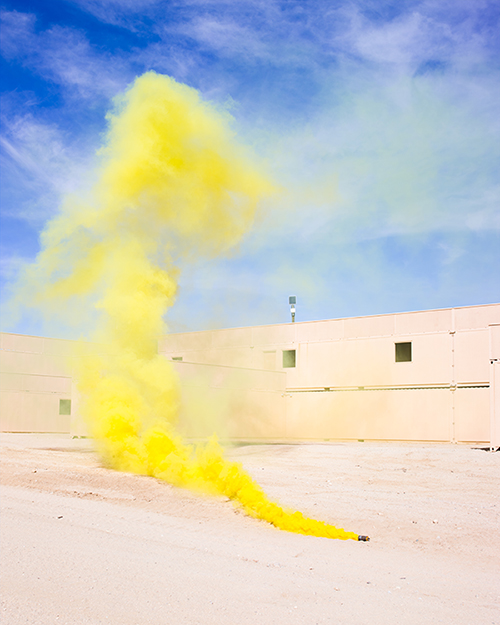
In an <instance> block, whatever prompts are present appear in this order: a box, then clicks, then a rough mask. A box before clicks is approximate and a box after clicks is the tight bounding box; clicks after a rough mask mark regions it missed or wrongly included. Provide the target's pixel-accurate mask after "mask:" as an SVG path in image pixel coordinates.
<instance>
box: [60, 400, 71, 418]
mask: <svg viewBox="0 0 500 625" xmlns="http://www.w3.org/2000/svg"><path fill="white" fill-rule="evenodd" d="M59 414H62V415H70V414H71V399H60V400H59Z"/></svg>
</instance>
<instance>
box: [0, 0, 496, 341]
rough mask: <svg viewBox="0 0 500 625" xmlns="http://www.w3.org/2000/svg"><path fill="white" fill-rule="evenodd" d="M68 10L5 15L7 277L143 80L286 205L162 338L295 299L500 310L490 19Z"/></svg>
mask: <svg viewBox="0 0 500 625" xmlns="http://www.w3.org/2000/svg"><path fill="white" fill-rule="evenodd" d="M56 4H57V2H56ZM23 6H25V8H24V9H23ZM61 7H63V5H62V4H61ZM64 7H66V8H65V10H66V9H67V7H73V10H72V12H66V13H65V15H66V17H65V18H64V20H63V19H62V18H61V19H60V20H59V21H58V19H57V18H56V17H54V15H56V14H57V12H56V11H55V9H54V11H53V12H52V13H51V15H50V16H49V17H50V19H49V17H48V16H47V15H45V14H44V13H43V10H42V9H40V8H39V7H38V5H37V4H34V3H31V2H29V1H28V0H26V3H23V2H17V3H16V6H12V7H11V8H10V9H9V8H7V9H6V10H4V12H3V38H2V55H3V58H4V61H5V62H6V63H7V64H8V67H9V68H12V71H13V72H15V68H18V67H19V68H22V69H23V72H24V76H25V77H27V78H25V83H23V85H22V86H21V84H20V83H19V84H20V86H19V87H16V88H14V89H10V90H8V91H7V92H6V93H4V94H3V102H4V106H3V111H4V113H3V119H2V123H3V127H4V130H3V133H2V139H1V145H0V149H1V157H2V169H3V171H4V172H8V181H9V183H8V184H7V186H6V190H5V189H4V191H3V199H2V206H3V211H4V217H7V218H8V219H11V220H12V219H17V222H16V223H17V226H16V228H17V230H16V232H17V233H18V235H16V236H17V238H16V240H15V241H14V240H10V241H9V242H8V243H7V244H5V243H3V244H2V248H1V249H2V254H3V260H2V263H3V264H2V266H3V267H5V268H9V269H5V271H4V274H5V275H7V274H8V275H9V276H10V277H12V275H13V273H15V268H16V267H17V266H19V264H20V263H19V261H18V260H16V261H15V262H14V261H12V262H11V263H10V264H9V257H12V258H13V259H19V258H27V257H30V256H32V255H33V253H34V247H33V244H32V243H31V244H30V246H28V244H26V246H25V248H24V249H23V245H24V244H23V241H24V239H23V236H24V235H23V234H22V228H23V225H22V224H27V225H28V226H29V228H31V230H33V229H34V230H37V229H38V230H39V228H40V224H41V222H42V221H43V220H44V219H46V218H49V217H50V216H51V215H52V214H54V213H55V212H56V211H57V209H58V206H59V204H60V200H61V196H62V195H64V194H65V193H68V192H73V191H75V190H76V189H77V188H78V186H79V185H81V184H82V183H85V181H86V180H87V179H88V177H89V176H91V170H92V163H93V156H92V155H93V153H94V152H95V150H96V149H97V148H98V146H99V143H100V141H101V136H102V132H103V131H104V128H105V121H104V114H105V111H106V108H109V105H110V100H111V98H112V97H113V96H114V95H115V94H117V93H119V92H120V91H121V90H122V89H123V88H124V87H125V86H126V85H127V84H129V83H130V82H131V81H132V80H133V78H134V77H135V76H136V75H138V74H140V73H142V72H143V71H147V70H149V69H154V70H155V71H159V72H163V73H168V74H170V75H172V76H173V77H174V78H176V79H177V80H180V81H183V82H186V83H187V84H189V85H191V86H193V87H196V88H197V89H200V91H201V92H202V94H203V95H204V97H206V98H208V99H211V100H213V101H215V102H216V103H218V104H219V105H220V106H223V107H225V108H228V107H229V109H230V111H231V112H232V114H233V116H234V118H235V121H234V126H235V130H236V131H237V133H238V135H239V136H240V137H241V138H242V140H243V141H244V143H246V144H248V145H249V146H251V148H252V149H253V150H254V151H255V152H256V153H257V154H258V156H259V158H260V159H262V161H263V163H264V164H265V166H266V167H267V169H268V170H269V172H270V174H271V175H272V177H273V178H274V179H275V180H276V182H277V184H278V186H280V187H281V192H280V193H279V194H277V195H276V196H274V197H273V198H271V199H270V200H269V202H268V204H267V205H266V206H265V208H264V209H263V211H262V213H260V214H259V215H258V216H257V219H256V222H255V226H254V229H253V231H252V232H251V233H249V235H248V237H247V238H246V239H245V240H244V241H243V242H242V244H241V246H240V248H239V249H238V250H237V251H235V253H234V254H233V255H232V257H231V258H230V259H225V260H220V261H211V262H210V263H206V264H204V265H203V267H191V268H189V267H186V268H185V272H184V274H183V277H182V278H181V289H180V296H179V300H178V303H177V306H176V308H174V310H173V311H172V316H171V325H172V327H173V328H178V329H190V328H191V329H194V328H202V327H208V326H214V325H221V324H222V325H244V324H246V323H252V322H253V321H255V322H256V323H257V322H258V323H267V322H275V321H280V320H286V319H287V316H286V315H287V309H286V307H285V308H283V306H282V303H283V302H284V301H285V299H286V295H287V293H288V292H289V291H290V292H297V293H296V294H297V295H298V296H299V301H300V297H301V294H302V301H303V304H302V308H301V314H302V315H305V316H306V318H311V319H314V318H326V317H331V316H336V315H351V314H370V313H377V312H390V311H391V310H402V309H405V308H406V309H409V308H428V307H439V306H447V305H459V304H462V305H463V304H473V303H482V302H487V301H493V300H495V299H498V292H500V281H499V278H498V276H497V272H495V271H494V270H493V268H494V267H495V266H496V265H498V262H499V261H500V256H499V252H498V250H499V249H500V245H499V244H498V243H499V240H498V239H499V230H500V223H499V222H500V216H499V215H500V212H499V203H500V189H499V185H498V181H497V171H498V166H499V164H500V152H499V148H498V146H499V145H500V127H499V126H500V122H499V120H500V114H499V111H498V102H499V101H500V98H499V96H500V93H499V90H500V89H499V87H498V85H499V84H500V81H499V78H500V76H499V73H500V71H499V67H498V62H497V59H498V58H499V56H500V55H499V52H500V50H499V43H498V38H497V36H496V33H497V32H498V15H497V11H496V9H495V3H494V2H488V1H487V0H478V2H474V3H470V2H465V1H461V0H459V1H453V2H452V1H451V0H412V1H406V2H392V1H391V0H387V1H385V2H380V1H379V0H377V1H375V0H364V1H361V0H359V1H357V2H351V1H343V0H339V1H337V2H326V1H325V2H317V3H306V4H305V3H298V2H279V1H277V0H274V1H273V0H268V1H267V2H264V1H261V0H242V1H241V2H230V1H224V0H209V1H206V0H192V1H184V2H172V3H167V4H166V3H165V2H161V1H159V0H142V1H139V0H137V1H134V2H131V1H130V2H128V1H126V2H121V1H118V0H107V1H105V0H72V1H71V2H66V3H64ZM61 15H62V12H61ZM111 41H113V42H114V43H113V45H111V43H110V42H111ZM30 76H32V80H31V79H30ZM30 80H31V82H30ZM37 81H38V82H37ZM26 85H27V87H26ZM40 85H41V86H40ZM42 88H47V89H51V90H52V91H51V94H53V93H55V94H56V96H57V97H52V99H51V98H45V99H44V97H45V96H44V95H43V93H42ZM19 103H21V104H20V106H19ZM28 226H27V227H28ZM27 238H29V237H27ZM30 240H31V239H30ZM28 248H29V253H28ZM25 252H26V253H25ZM9 255H10V256H9ZM474 268H475V269H474ZM197 272H198V273H197ZM473 275H474V276H475V277H472V276H473ZM495 294H496V295H495ZM200 302H203V311H204V312H203V314H201V313H200V312H199V310H200V306H199V305H198V304H199V303H200ZM196 311H198V312H196ZM302 318H304V316H302Z"/></svg>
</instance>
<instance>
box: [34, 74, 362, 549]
mask: <svg viewBox="0 0 500 625" xmlns="http://www.w3.org/2000/svg"><path fill="white" fill-rule="evenodd" d="M228 122H229V119H228V115H227V114H226V113H224V112H221V111H218V110H216V109H215V108H214V107H213V106H210V105H208V104H207V103H205V102H203V101H202V100H201V99H200V97H199V95H198V93H197V92H196V91H195V90H194V89H191V88H189V87H187V86H185V85H181V84H179V83H177V82H175V81H174V80H173V79H171V78H168V77H166V76H161V75H158V74H155V73H154V72H148V73H147V74H144V75H143V76H141V77H140V78H138V79H137V80H136V81H135V83H134V84H133V85H132V86H131V87H130V88H129V89H128V90H127V91H126V92H125V93H124V94H123V95H122V96H121V97H120V98H119V99H118V100H117V101H116V102H115V109H114V111H113V112H112V113H111V114H110V115H109V131H108V133H107V136H106V140H105V144H104V147H103V148H102V150H101V151H100V155H99V157H100V159H101V164H100V168H99V170H98V173H97V180H96V183H95V186H94V188H93V189H92V191H91V192H90V193H89V196H88V197H87V198H86V199H85V200H77V199H75V198H67V199H66V201H65V202H64V204H63V207H62V211H61V213H60V215H59V216H58V217H57V218H56V219H54V220H53V221H52V222H51V223H50V224H49V225H48V227H47V228H46V230H45V232H44V233H43V238H42V243H43V250H42V252H41V254H40V256H39V258H38V261H37V263H36V264H35V265H34V266H33V267H31V268H30V269H29V271H28V273H27V276H26V279H27V281H28V284H31V286H32V289H31V297H33V298H35V300H36V299H38V300H48V301H52V302H54V301H56V302H61V303H64V302H65V301H68V300H69V299H70V298H75V297H76V298H78V297H81V296H86V297H88V296H90V297H91V298H93V300H94V302H95V306H96V308H97V310H98V311H99V314H100V317H99V319H100V321H99V328H98V333H97V338H98V339H99V340H101V341H104V342H105V343H106V344H107V345H109V350H108V351H107V353H106V354H100V355H95V354H94V355H88V354H87V355H85V356H82V358H81V359H80V365H79V370H78V378H79V390H80V392H81V396H82V398H83V404H82V412H83V413H84V416H85V418H86V421H87V423H88V426H89V428H90V431H91V433H92V435H93V436H94V438H95V441H96V444H97V446H98V450H99V452H100V454H101V456H102V458H103V460H104V462H105V463H106V464H107V465H108V466H110V467H113V468H115V469H118V470H122V471H131V472H136V473H141V474H147V475H152V476H155V477H156V478H159V479H163V480H166V481H168V482H170V483H171V484H175V485H177V486H183V487H188V488H192V489H196V490H200V491H203V492H206V493H215V494H223V495H225V496H227V497H228V498H230V499H231V500H233V501H234V502H235V503H236V504H237V505H240V506H241V507H242V508H243V509H244V510H245V511H246V513H247V514H249V515H251V516H254V517H257V518H259V519H264V520H266V521H268V522H269V523H272V524H273V525H275V526H276V527H279V528H281V529H284V530H289V531H293V532H299V533H302V534H312V535H315V536H327V537H330V538H342V539H346V538H352V539H355V540H357V539H358V536H357V534H354V533H353V532H346V531H344V530H342V529H337V528H335V527H334V526H332V525H328V524H326V523H322V522H320V521H315V520H313V519H308V518H306V517H304V516H303V515H302V514H301V513H300V512H292V511H287V510H284V509H283V508H281V507H280V506H279V505H277V504H275V503H273V502H271V501H270V500H269V499H268V498H267V496H266V495H265V493H264V492H263V491H262V489H261V488H260V487H259V486H258V484H256V482H255V481H254V480H253V479H252V478H251V477H250V476H249V475H248V474H247V473H246V472H245V471H244V470H243V468H242V467H241V466H240V465H239V464H237V463H235V462H230V461H228V460H226V459H225V458H224V456H223V452H222V449H221V447H220V446H219V445H218V443H217V441H216V440H215V438H213V439H211V440H209V441H208V443H207V444H205V445H201V446H200V445H198V446H196V447H195V446H191V445H187V444H185V443H184V442H183V440H182V439H181V437H180V436H179V435H178V434H177V433H176V431H175V419H176V415H177V412H178V402H179V395H178V385H177V380H176V377H175V374H174V371H173V369H172V368H171V365H170V363H169V362H168V361H167V360H166V359H165V358H163V357H161V356H159V355H158V353H157V337H158V336H160V335H161V334H163V333H164V332H165V327H164V321H163V315H164V314H165V311H166V310H167V309H168V307H169V306H171V305H172V303H173V301H174V298H175V293H176V280H175V277H176V270H175V267H174V262H175V259H176V258H178V257H179V256H180V255H196V256H198V255H214V254H220V253H223V252H224V251H226V250H228V249H229V248H230V247H231V246H234V245H235V244H236V243H237V242H238V241H239V240H240V238H241V237H242V235H243V234H244V233H245V232H246V231H247V230H248V228H249V227H250V225H251V223H252V219H253V216H254V213H255V210H256V207H257V204H258V202H259V201H260V200H261V199H262V198H264V197H265V196H267V195H269V194H270V193H272V192H273V186H272V184H271V183H270V182H269V181H268V180H267V179H266V177H265V176H264V175H263V174H262V173H261V172H260V171H259V169H258V167H256V165H255V164H253V163H252V162H251V160H250V159H249V158H248V156H246V155H245V154H244V153H243V150H242V148H240V147H239V146H238V144H237V143H236V141H235V140H234V138H233V136H232V133H231V131H230V125H229V123H228ZM36 285H37V286H38V288H35V286H36ZM40 285H41V286H40Z"/></svg>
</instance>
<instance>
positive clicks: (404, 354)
mask: <svg viewBox="0 0 500 625" xmlns="http://www.w3.org/2000/svg"><path fill="white" fill-rule="evenodd" d="M395 345H396V362H411V343H395Z"/></svg>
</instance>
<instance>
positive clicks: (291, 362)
mask: <svg viewBox="0 0 500 625" xmlns="http://www.w3.org/2000/svg"><path fill="white" fill-rule="evenodd" d="M292 367H295V350H294V349H284V350H283V368H284V369H290V368H292Z"/></svg>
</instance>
